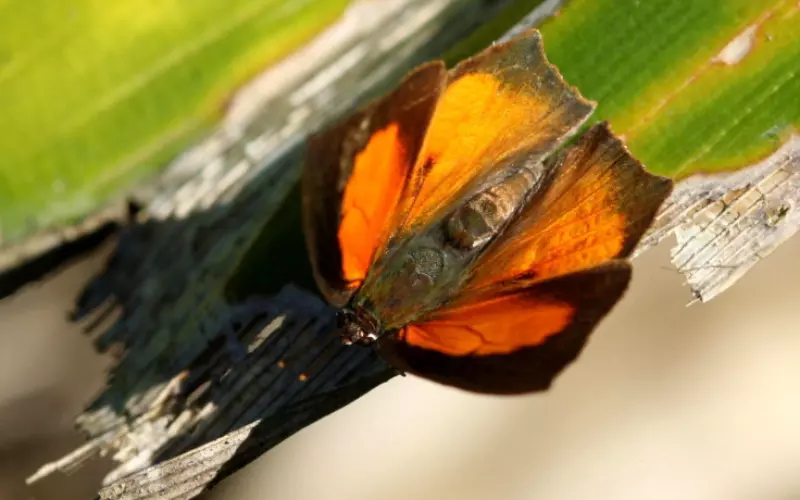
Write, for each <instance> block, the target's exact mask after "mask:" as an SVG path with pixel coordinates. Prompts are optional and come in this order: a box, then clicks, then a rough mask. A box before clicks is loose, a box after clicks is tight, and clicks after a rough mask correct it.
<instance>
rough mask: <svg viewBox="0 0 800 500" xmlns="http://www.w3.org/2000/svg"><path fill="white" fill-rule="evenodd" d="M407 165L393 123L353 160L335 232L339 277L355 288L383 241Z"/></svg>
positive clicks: (372, 138) (397, 131)
mask: <svg viewBox="0 0 800 500" xmlns="http://www.w3.org/2000/svg"><path fill="white" fill-rule="evenodd" d="M408 162H409V159H408V152H407V151H406V150H405V148H404V146H403V143H402V142H401V141H400V136H399V128H398V125H397V124H396V123H391V124H390V125H389V126H388V127H386V128H384V129H382V130H378V131H376V132H374V133H373V134H372V136H371V137H370V140H369V142H368V143H367V146H366V147H365V148H364V150H363V151H361V152H360V153H359V154H358V155H357V156H356V158H355V162H354V166H353V173H352V175H351V177H350V179H349V180H348V182H347V186H346V187H345V190H344V197H343V199H342V221H341V224H340V226H339V232H338V238H339V248H340V249H341V252H342V272H343V276H344V278H345V279H346V280H347V281H349V282H351V283H354V285H355V286H358V283H360V282H361V281H363V279H364V277H365V276H366V275H367V270H368V269H369V266H370V263H371V262H372V257H373V254H374V252H375V250H376V249H377V248H378V246H379V244H380V242H381V241H382V239H383V235H384V233H385V230H386V227H387V223H388V221H389V218H390V216H391V215H392V214H393V212H394V208H395V206H396V205H397V201H398V200H399V199H400V193H401V192H402V190H403V186H404V185H405V179H406V170H407V164H408Z"/></svg>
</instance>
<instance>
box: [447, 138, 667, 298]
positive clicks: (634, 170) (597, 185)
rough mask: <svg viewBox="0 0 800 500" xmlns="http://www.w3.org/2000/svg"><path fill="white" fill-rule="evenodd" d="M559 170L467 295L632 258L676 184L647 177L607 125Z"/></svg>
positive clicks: (502, 239) (557, 163)
mask: <svg viewBox="0 0 800 500" xmlns="http://www.w3.org/2000/svg"><path fill="white" fill-rule="evenodd" d="M551 162H552V164H553V166H552V170H553V171H552V172H551V174H550V178H551V181H550V184H549V185H548V186H546V187H545V188H544V189H542V190H541V191H540V192H539V193H537V194H536V195H534V197H533V199H532V200H530V202H529V203H528V204H527V206H526V207H525V208H524V209H523V210H522V211H521V212H520V213H518V214H517V216H516V217H515V218H514V219H513V220H512V221H511V222H510V224H509V225H508V227H507V228H506V229H505V230H504V231H503V232H502V233H501V234H500V235H499V236H498V237H497V239H496V240H495V241H493V242H492V243H491V245H490V246H489V248H488V249H487V250H486V251H485V252H484V253H483V255H481V257H480V259H479V261H478V265H477V266H475V267H474V268H473V269H472V271H471V277H470V279H469V280H468V282H467V285H466V287H465V288H464V289H463V290H462V291H461V293H462V294H464V295H467V296H468V295H470V294H471V293H475V290H476V289H480V288H484V287H487V286H491V285H493V284H495V283H499V282H502V281H504V280H509V279H521V278H525V279H526V280H528V281H531V280H542V279H546V278H550V277H553V276H560V275H563V274H567V273H570V272H575V271H578V270H581V269H587V268H590V267H592V266H595V265H598V264H601V263H603V262H606V261H608V260H610V259H617V258H624V257H627V256H629V255H630V253H631V252H632V251H633V249H634V247H635V246H636V244H637V243H638V242H639V240H640V239H641V237H642V235H643V234H644V232H645V231H646V230H647V228H648V227H649V226H650V223H651V222H652V220H653V217H654V216H655V214H656V212H657V211H658V208H659V207H660V206H661V203H662V202H663V201H664V199H665V198H666V197H667V196H668V195H669V193H670V191H671V189H672V182H671V181H670V180H669V179H667V178H664V177H660V176H656V175H653V174H650V173H648V172H647V171H646V170H644V168H643V167H642V165H641V164H640V163H639V162H638V161H637V160H636V159H634V158H633V157H632V156H631V155H630V153H628V151H627V149H626V148H625V146H624V145H623V144H622V142H621V141H620V140H619V139H617V138H616V137H614V135H613V134H612V133H611V132H610V130H609V129H608V126H607V124H605V123H599V124H597V125H595V126H593V127H591V128H590V129H589V130H587V131H586V132H585V133H584V134H583V135H582V136H581V137H580V139H579V140H578V141H577V143H576V144H574V145H573V146H571V147H569V148H567V149H566V150H565V151H563V152H562V153H561V154H559V155H557V156H556V157H555V158H553V159H552V160H551Z"/></svg>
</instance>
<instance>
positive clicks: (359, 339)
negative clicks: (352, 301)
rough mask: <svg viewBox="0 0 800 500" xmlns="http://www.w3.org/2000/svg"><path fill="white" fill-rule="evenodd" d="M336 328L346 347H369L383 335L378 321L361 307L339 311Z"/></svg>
mask: <svg viewBox="0 0 800 500" xmlns="http://www.w3.org/2000/svg"><path fill="white" fill-rule="evenodd" d="M336 326H337V327H338V329H339V336H340V337H341V339H342V343H344V344H345V345H351V344H360V345H369V344H371V343H373V342H375V341H376V340H378V337H379V336H380V333H381V328H380V325H379V324H378V320H377V319H376V318H375V317H374V316H373V315H372V314H370V313H369V312H368V311H367V310H366V309H364V308H363V307H360V306H355V307H352V308H350V307H346V308H344V309H341V310H339V311H338V312H337V313H336Z"/></svg>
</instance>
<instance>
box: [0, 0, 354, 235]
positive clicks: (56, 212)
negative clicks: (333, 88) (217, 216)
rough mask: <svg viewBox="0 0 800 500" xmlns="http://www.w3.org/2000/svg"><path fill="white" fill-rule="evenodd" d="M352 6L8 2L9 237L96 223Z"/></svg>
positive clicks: (287, 1)
mask: <svg viewBox="0 0 800 500" xmlns="http://www.w3.org/2000/svg"><path fill="white" fill-rule="evenodd" d="M347 4H348V0H322V1H319V0H317V1H310V0H230V1H226V2H218V1H211V0H198V1H192V2H185V1H179V0H166V1H163V0H162V1H154V0H144V1H138V2H134V1H130V0H122V1H117V2H110V3H109V2H102V1H100V0H75V1H71V2H51V1H46V0H31V1H28V2H0V110H2V112H1V113H0V130H2V134H0V242H3V243H9V242H11V241H15V240H19V239H20V238H22V237H24V236H25V235H27V234H29V233H30V232H31V231H33V230H37V229H40V228H42V227H44V226H49V225H53V224H59V223H63V222H66V221H69V220H71V219H73V218H74V217H80V216H84V215H86V214H87V213H88V212H89V211H91V210H93V209H95V208H96V207H97V206H98V204H99V203H102V202H103V201H104V200H106V199H107V198H108V197H109V196H110V195H112V194H114V193H118V192H119V190H120V189H122V188H125V187H128V186H129V185H130V183H131V182H133V181H136V180H137V179H141V178H142V177H144V176H145V175H146V174H147V173H149V172H152V171H153V170H154V169H156V168H158V167H160V166H162V165H163V164H164V163H165V161H166V160H168V159H169V158H170V157H172V156H174V155H175V154H177V153H178V152H180V151H181V150H182V149H183V148H185V147H186V146H187V145H188V144H189V143H191V142H192V141H193V140H194V139H196V138H197V137H198V136H200V135H201V134H203V133H204V132H205V131H207V130H208V128H209V127H210V125H212V123H213V122H214V120H215V119H216V118H217V117H218V115H219V114H220V112H221V111H222V109H223V106H224V104H225V100H226V98H227V97H228V96H230V95H231V93H232V92H233V91H234V90H235V89H236V88H237V87H238V86H240V85H241V84H242V83H243V82H245V81H247V80H248V79H249V78H250V77H251V76H253V75H254V74H256V73H258V72H259V71H260V70H261V69H263V68H264V67H265V66H267V65H269V64H270V63H271V62H273V61H275V60H277V59H279V58H281V57H283V56H284V55H285V54H287V53H288V52H290V51H291V50H293V49H294V48H296V47H297V46H299V45H300V44H302V43H303V42H305V41H306V40H308V39H309V38H310V37H312V36H313V35H314V34H316V33H317V32H318V31H319V30H320V29H321V28H323V27H324V26H325V25H327V24H328V23H329V22H331V21H332V20H334V19H335V18H336V17H338V16H339V15H340V14H341V12H342V11H343V9H344V8H345V7H346V5H347Z"/></svg>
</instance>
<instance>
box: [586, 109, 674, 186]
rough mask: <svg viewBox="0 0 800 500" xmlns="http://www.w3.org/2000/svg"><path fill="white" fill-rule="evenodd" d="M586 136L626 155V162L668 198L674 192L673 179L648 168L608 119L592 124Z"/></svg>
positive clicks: (588, 139)
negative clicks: (613, 128)
mask: <svg viewBox="0 0 800 500" xmlns="http://www.w3.org/2000/svg"><path fill="white" fill-rule="evenodd" d="M584 138H585V139H586V140H587V141H588V142H589V143H591V142H595V143H597V144H602V145H604V147H606V148H608V149H609V150H611V151H616V152H619V154H620V155H622V156H624V158H625V160H626V161H625V163H627V164H628V165H630V166H631V168H634V169H636V170H637V171H639V172H640V173H641V175H642V176H643V177H644V178H646V179H647V180H648V182H649V183H650V185H651V186H653V187H654V188H655V190H657V191H659V192H661V193H662V194H663V198H666V197H667V196H669V195H670V193H671V192H672V188H673V185H674V183H673V181H672V179H670V178H669V177H665V176H663V175H659V174H655V173H653V172H651V171H650V170H648V168H647V167H646V166H645V165H644V164H643V163H642V162H641V161H640V160H639V159H638V158H636V157H635V156H634V155H633V153H631V151H630V150H629V149H628V146H627V144H625V141H624V140H623V139H622V138H621V137H619V136H618V135H616V134H615V133H614V131H613V130H612V129H611V124H610V123H609V122H608V120H603V121H601V122H598V123H596V124H594V125H592V126H591V127H590V128H589V130H587V131H586V132H585V133H584V134H583V137H582V139H584Z"/></svg>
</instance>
